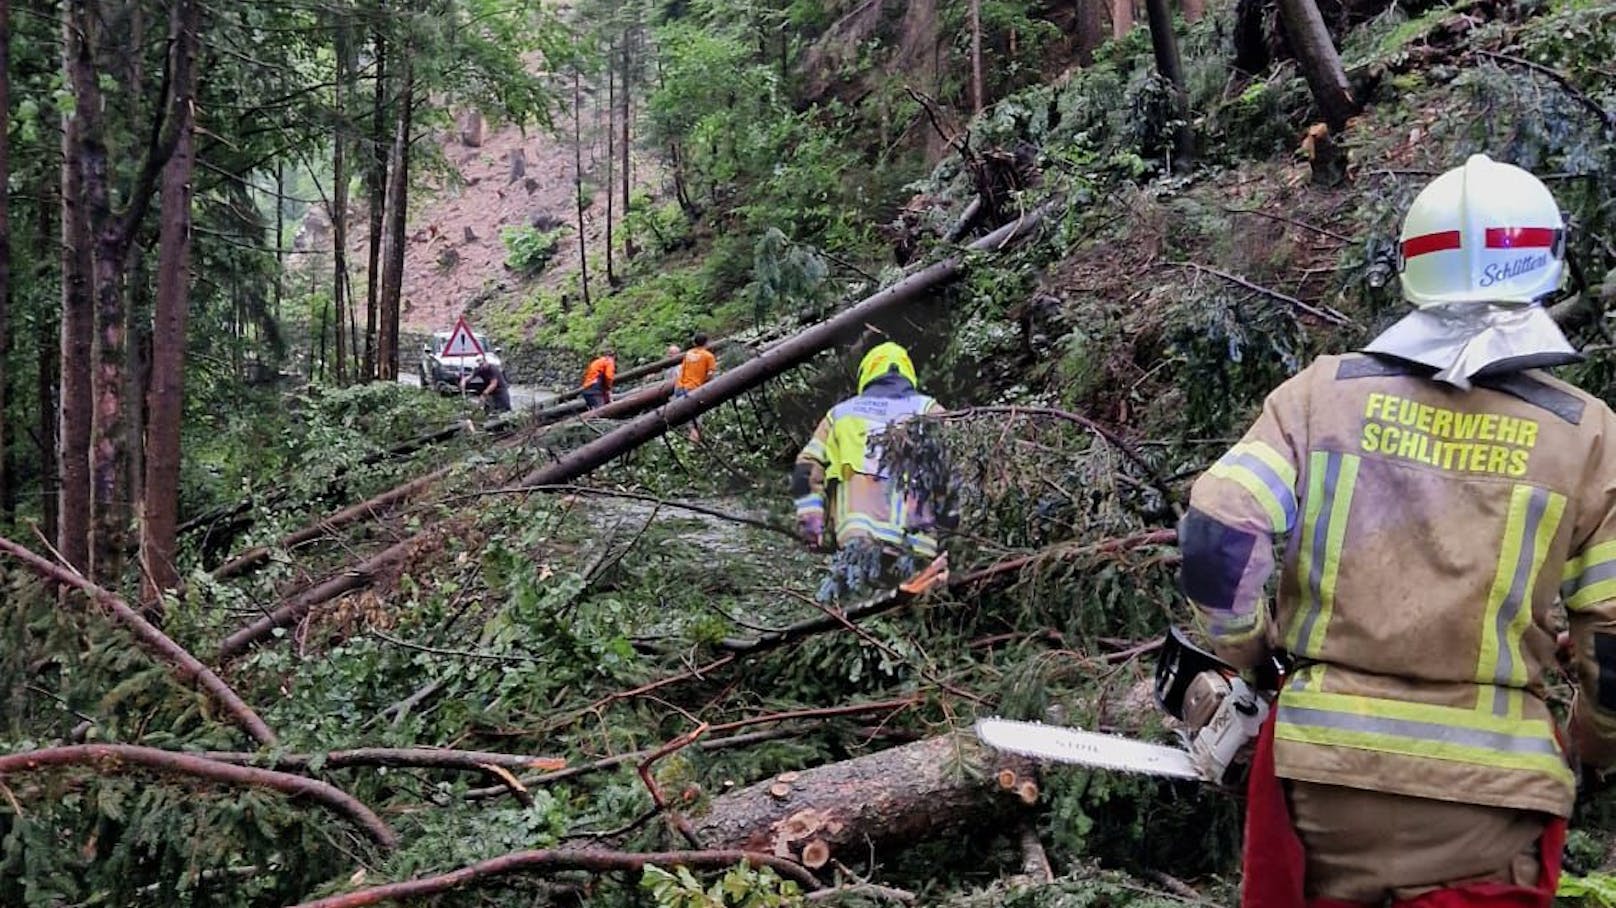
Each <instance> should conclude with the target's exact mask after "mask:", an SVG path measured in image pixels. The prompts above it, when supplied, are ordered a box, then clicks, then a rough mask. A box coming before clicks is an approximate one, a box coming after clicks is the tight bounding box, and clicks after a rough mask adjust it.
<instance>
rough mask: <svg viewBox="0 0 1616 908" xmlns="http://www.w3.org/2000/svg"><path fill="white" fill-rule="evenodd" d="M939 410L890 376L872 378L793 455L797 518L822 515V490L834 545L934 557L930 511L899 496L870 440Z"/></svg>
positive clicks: (836, 408) (912, 499)
mask: <svg viewBox="0 0 1616 908" xmlns="http://www.w3.org/2000/svg"><path fill="white" fill-rule="evenodd" d="M940 409H942V407H941V405H939V404H938V403H937V401H936V400H934V399H933V398H931V397H928V396H927V395H925V394H921V393H920V392H918V391H916V390H915V388H914V386H913V385H911V384H910V383H909V381H908V379H906V378H903V377H902V376H899V375H897V374H896V373H893V374H889V375H886V376H883V377H881V378H878V379H876V380H875V381H872V382H871V383H870V384H869V385H867V386H866V387H865V389H864V393H862V394H860V395H858V396H857V397H852V398H849V399H847V400H844V401H842V402H841V403H839V404H837V405H836V406H834V407H832V408H831V409H830V411H829V412H828V413H826V414H825V416H824V418H823V419H821V420H820V421H819V426H818V427H817V428H816V429H815V430H814V435H813V437H812V438H810V439H809V440H808V444H806V445H804V446H803V449H802V451H801V452H800V453H799V454H798V455H797V470H796V476H795V478H794V479H793V489H792V492H793V494H794V495H795V496H796V506H797V515H798V517H799V518H800V517H805V516H808V515H812V514H825V513H826V501H825V495H826V491H827V485H828V486H829V494H830V502H829V505H830V507H829V517H830V525H831V526H832V527H834V530H835V534H836V544H837V545H838V546H845V545H847V544H848V543H849V542H851V541H852V540H854V539H866V540H871V541H874V542H877V543H884V544H887V545H890V546H893V547H895V548H897V549H899V550H905V551H909V552H913V553H914V554H916V555H918V556H921V557H925V558H931V557H933V556H935V555H936V554H937V539H936V537H935V536H934V535H933V534H932V529H933V526H934V524H935V522H936V521H935V518H934V517H933V516H932V512H931V509H930V508H929V507H927V506H925V504H924V503H923V502H922V501H920V500H919V498H918V497H916V496H914V495H906V494H904V493H903V491H902V490H901V489H899V488H898V486H897V484H896V483H894V482H892V481H891V480H890V479H889V478H888V477H887V475H886V474H885V473H884V472H883V471H882V470H881V451H880V447H879V445H877V444H872V443H871V436H872V435H879V434H880V433H881V432H883V431H885V430H886V429H887V427H888V426H891V425H895V424H897V423H900V422H902V421H904V420H906V419H910V418H912V417H915V416H920V415H923V414H926V413H931V412H935V411H937V410H940Z"/></svg>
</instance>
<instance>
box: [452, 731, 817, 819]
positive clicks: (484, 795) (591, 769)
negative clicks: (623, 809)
mask: <svg viewBox="0 0 1616 908" xmlns="http://www.w3.org/2000/svg"><path fill="white" fill-rule="evenodd" d="M800 733H801V729H799V728H771V729H769V730H767V731H758V732H751V733H750V734H744V735H731V736H729V737H727V738H707V739H705V740H702V741H698V742H696V745H695V747H696V749H697V750H699V751H702V752H703V753H707V752H711V751H716V750H728V749H730V748H734V747H746V746H747V745H750V744H761V743H763V742H765V741H778V740H780V739H781V738H789V737H792V736H794V735H797V734H800ZM650 753H651V751H649V750H636V751H632V752H630V753H626V754H617V755H615V756H610V757H602V758H601V759H599V760H596V761H595V762H593V763H581V764H579V765H577V766H569V767H567V768H566V769H560V770H556V771H555V772H550V773H545V774H544V775H542V776H530V777H528V778H526V779H521V780H520V781H521V783H522V785H523V786H524V787H527V788H537V787H539V786H542V785H552V784H554V783H557V782H564V781H566V780H568V779H576V778H578V777H579V776H585V775H589V774H591V773H597V772H606V771H607V770H612V769H617V768H618V767H621V766H629V765H632V764H635V763H638V762H639V761H640V760H643V759H645V758H646V756H648V755H649V754H650ZM504 793H505V789H504V788H503V787H502V786H498V785H495V786H490V787H488V788H473V789H471V790H470V791H468V792H466V800H468V801H481V800H486V799H488V798H497V797H499V796H501V795H503V794H504Z"/></svg>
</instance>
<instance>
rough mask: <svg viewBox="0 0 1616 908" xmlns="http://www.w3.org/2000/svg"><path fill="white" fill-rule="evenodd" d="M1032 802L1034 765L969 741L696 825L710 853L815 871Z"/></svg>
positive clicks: (817, 777) (951, 738)
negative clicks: (798, 864) (751, 854)
mask: <svg viewBox="0 0 1616 908" xmlns="http://www.w3.org/2000/svg"><path fill="white" fill-rule="evenodd" d="M1037 798H1038V782H1037V776H1036V768H1035V766H1034V764H1033V762H1032V761H1031V760H1030V759H1028V758H1026V757H1020V756H1016V755H1012V754H1005V753H1000V752H997V751H993V750H989V749H987V748H984V747H983V746H981V745H980V744H978V743H977V742H976V739H975V738H973V737H971V736H969V735H965V734H959V735H945V736H942V737H938V738H928V739H926V740H923V741H917V742H915V743H914V744H906V745H903V746H901V747H894V748H890V749H888V750H883V751H878V752H876V753H873V754H870V755H868V756H863V757H859V758H857V759H854V760H847V761H844V762H841V763H832V764H829V765H827V766H821V767H818V768H815V769H809V770H804V771H803V772H788V773H782V774H780V775H778V776H776V777H774V778H772V779H766V780H764V781H762V782H759V783H757V784H756V785H752V786H751V787H749V788H745V789H742V790H740V791H737V792H734V793H732V794H727V795H723V796H721V797H718V798H714V799H713V801H712V806H711V808H710V809H709V810H708V811H707V813H706V815H704V816H700V817H692V818H691V820H692V822H693V823H694V828H695V834H696V837H697V838H698V839H699V840H700V841H701V842H702V844H703V845H704V846H706V847H712V848H743V849H746V850H748V851H760V852H763V853H765V854H773V855H777V856H780V857H795V858H798V859H800V860H801V861H802V862H803V864H804V865H806V866H808V867H811V868H818V867H823V866H824V865H825V864H826V863H828V862H829V860H830V859H831V858H833V857H837V856H838V855H845V856H846V857H847V858H848V859H849V860H855V859H856V860H861V861H862V860H864V859H867V858H868V856H869V854H870V850H871V849H872V848H873V849H878V850H879V849H881V848H883V847H893V848H901V847H903V846H905V845H909V844H913V843H915V842H918V841H922V840H925V839H930V838H935V837H937V836H939V835H943V834H945V833H947V832H950V831H952V830H957V829H961V828H964V827H967V826H972V825H985V824H990V823H993V822H995V821H996V820H999V819H1002V818H1003V817H1005V816H1008V815H1011V814H1014V813H1015V812H1016V811H1018V810H1025V809H1026V808H1027V807H1028V806H1029V805H1030V804H1032V803H1035V802H1036V801H1037Z"/></svg>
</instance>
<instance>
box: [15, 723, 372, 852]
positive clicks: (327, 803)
mask: <svg viewBox="0 0 1616 908" xmlns="http://www.w3.org/2000/svg"><path fill="white" fill-rule="evenodd" d="M126 764H132V765H135V766H143V767H145V768H147V769H151V770H155V771H157V772H164V773H170V774H173V775H183V776H194V777H196V778H199V779H207V780H208V781H210V782H222V783H225V784H227V785H247V786H252V787H254V788H269V789H273V790H275V791H278V792H280V793H282V794H285V795H289V796H292V797H307V798H311V799H313V800H314V801H317V802H319V803H320V804H321V805H322V806H324V807H325V808H326V809H327V810H330V811H332V812H334V813H337V814H340V815H341V816H344V817H347V818H348V820H350V821H351V822H352V823H353V824H354V825H355V826H358V827H359V828H360V829H362V830H364V832H365V834H366V835H368V836H370V837H371V838H372V839H374V840H375V841H376V843H377V844H378V845H381V846H382V847H384V848H392V847H394V846H395V845H397V844H398V838H397V836H395V835H394V834H393V830H391V829H389V828H388V826H387V824H386V823H384V822H382V820H381V818H380V817H378V816H376V814H375V813H373V812H372V811H371V809H370V808H368V807H366V806H365V805H364V804H361V803H360V802H359V801H358V800H357V799H355V798H354V797H353V796H352V795H349V794H348V793H346V792H344V791H342V790H341V789H339V788H336V787H334V786H332V785H328V784H326V783H325V782H321V781H319V780H318V779H309V778H305V777H303V776H294V775H291V774H289V773H284V772H276V771H274V770H271V769H257V768H254V767H248V766H234V765H231V764H229V763H221V762H219V761H217V760H210V759H208V758H206V757H202V756H198V755H196V754H185V753H175V752H174V751H169V750H158V749H157V748H154V747H134V746H131V745H127V744H79V745H75V746H72V747H47V748H45V749H43V750H30V751H24V752H23V753H15V754H6V755H4V756H0V777H4V776H7V775H16V774H19V773H25V772H38V771H40V770H44V769H51V768H54V767H58V766H88V767H90V768H92V769H94V770H95V771H96V772H99V773H102V774H114V773H117V772H120V771H121V770H122V769H123V767H124V766H125V765H126Z"/></svg>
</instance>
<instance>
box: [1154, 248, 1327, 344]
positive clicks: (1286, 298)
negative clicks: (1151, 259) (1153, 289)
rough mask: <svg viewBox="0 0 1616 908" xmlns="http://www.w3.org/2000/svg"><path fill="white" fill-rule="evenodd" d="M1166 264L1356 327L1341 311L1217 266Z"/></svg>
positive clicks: (1189, 263) (1320, 317) (1321, 318)
mask: <svg viewBox="0 0 1616 908" xmlns="http://www.w3.org/2000/svg"><path fill="white" fill-rule="evenodd" d="M1167 264H1169V265H1171V266H1173V267H1174V268H1189V269H1192V270H1194V271H1199V272H1201V273H1203V274H1210V275H1212V276H1214V277H1220V278H1223V279H1224V280H1226V281H1228V282H1229V283H1231V284H1239V285H1240V286H1242V287H1244V288H1246V289H1247V290H1250V291H1251V292H1253V293H1260V294H1262V295H1263V296H1266V297H1269V298H1270V299H1276V300H1279V301H1280V302H1282V303H1285V304H1286V305H1288V306H1290V307H1291V308H1293V309H1295V310H1297V311H1299V312H1305V313H1307V314H1308V315H1311V316H1313V317H1314V318H1316V319H1319V320H1320V321H1326V322H1329V323H1330V324H1332V325H1340V326H1341V327H1344V328H1355V327H1357V324H1356V323H1355V322H1353V320H1352V319H1350V318H1347V317H1346V316H1345V315H1342V314H1341V313H1339V312H1337V311H1336V310H1334V309H1330V308H1323V309H1321V308H1319V307H1318V306H1314V305H1312V304H1310V303H1304V302H1302V301H1301V300H1299V299H1297V298H1296V297H1294V296H1291V295H1290V294H1288V293H1281V292H1279V291H1278V290H1275V289H1274V288H1272V287H1264V286H1263V285H1261V284H1255V283H1252V282H1251V281H1248V280H1246V279H1245V278H1243V277H1241V276H1240V275H1238V274H1230V273H1229V272H1227V271H1223V270H1221V269H1218V268H1213V267H1212V266H1210V265H1203V264H1201V263H1200V262H1168V263H1167Z"/></svg>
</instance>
